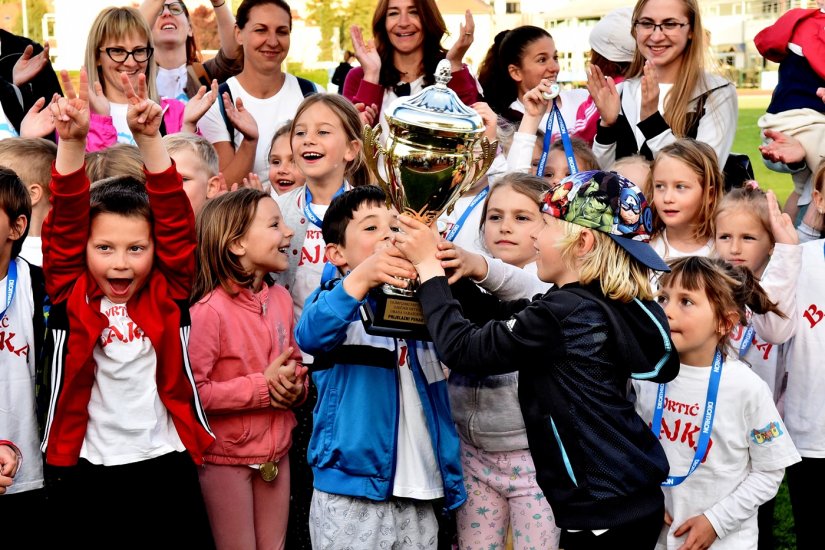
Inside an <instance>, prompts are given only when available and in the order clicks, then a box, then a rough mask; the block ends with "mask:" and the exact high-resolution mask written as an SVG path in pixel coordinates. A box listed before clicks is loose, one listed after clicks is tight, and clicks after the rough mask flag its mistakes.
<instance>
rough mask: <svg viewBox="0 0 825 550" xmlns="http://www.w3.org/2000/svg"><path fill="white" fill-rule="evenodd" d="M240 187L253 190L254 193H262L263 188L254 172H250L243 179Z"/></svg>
mask: <svg viewBox="0 0 825 550" xmlns="http://www.w3.org/2000/svg"><path fill="white" fill-rule="evenodd" d="M242 187H244V188H246V189H255V190H256V191H263V190H264V186H263V184H262V183H261V178H260V177H259V176H258V174H257V173H255V172H250V173H249V174H248V175H247V176H246V177H245V178H244V179H243V185H242Z"/></svg>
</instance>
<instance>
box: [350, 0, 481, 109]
mask: <svg viewBox="0 0 825 550" xmlns="http://www.w3.org/2000/svg"><path fill="white" fill-rule="evenodd" d="M474 30H475V24H474V23H473V16H472V14H471V13H470V10H467V11H466V13H465V16H464V24H463V25H460V28H459V36H458V40H456V42H455V44H453V46H452V47H451V48H450V49H449V51H448V50H446V49H444V48H443V47H442V46H441V39H442V38H443V37H444V34H445V33H446V32H447V26H446V24H445V23H444V19H443V18H442V17H441V12H440V11H438V6H436V4H435V0H379V2H378V5H377V6H376V7H375V13H374V14H373V17H372V36H373V38H372V40H369V41H365V40H364V37H363V34H362V30H361V28H360V27H358V26H357V25H353V26H352V27H351V28H350V36H351V38H352V45H353V49H354V50H355V57H356V58H357V59H358V62H359V63H360V64H361V66H360V67H355V68H354V69H352V70H351V71H350V72H349V73H348V74H347V78H346V80H345V81H344V88H343V91H342V95H343V96H344V97H346V98H347V99H349V100H350V101H352V102H353V103H355V104H356V107H358V108H359V110H364V109H365V108H371V109H374V110H375V114H376V115H380V113H381V111H382V108H383V107H384V106H387V105H389V104H390V103H392V101H393V100H395V99H396V98H398V97H402V96H405V95H414V94H416V93H418V92H419V91H421V90H422V89H423V88H425V87H426V86H430V85H432V84H435V78H434V74H435V68H436V65H438V62H439V61H441V60H442V59H448V60H449V61H450V64H451V65H452V75H453V77H452V79H451V80H450V82H449V83H448V84H447V86H449V87H450V88H451V89H452V90H453V91H455V92H456V94H458V97H459V98H461V101H463V102H464V103H466V104H467V105H472V104H473V103H475V102H476V101H478V85H477V83H476V81H475V79H474V78H473V75H472V74H471V73H470V70H469V68H468V67H467V65H465V64H464V63H463V59H464V55H465V54H466V53H467V50H468V49H469V48H470V46H471V45H472V43H473V32H474ZM379 118H380V119H381V120H382V121H383V117H380V116H379Z"/></svg>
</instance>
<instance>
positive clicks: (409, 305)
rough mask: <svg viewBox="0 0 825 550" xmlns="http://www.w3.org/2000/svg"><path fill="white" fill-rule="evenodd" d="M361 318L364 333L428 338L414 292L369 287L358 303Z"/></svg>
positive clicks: (389, 336) (428, 339)
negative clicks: (405, 293) (402, 293)
mask: <svg viewBox="0 0 825 550" xmlns="http://www.w3.org/2000/svg"><path fill="white" fill-rule="evenodd" d="M360 313H361V322H362V323H363V324H364V330H365V331H366V332H367V334H372V335H373V336H386V337H388V338H402V339H405V340H426V341H430V340H432V338H430V331H429V330H428V329H427V322H426V320H425V319H424V312H423V311H422V310H421V304H420V303H419V302H418V299H416V298H415V296H397V295H388V294H385V293H384V292H383V291H382V290H381V289H380V288H377V289H373V290H371V291H370V293H369V294H368V295H367V300H366V301H365V302H364V304H363V305H362V306H361V307H360Z"/></svg>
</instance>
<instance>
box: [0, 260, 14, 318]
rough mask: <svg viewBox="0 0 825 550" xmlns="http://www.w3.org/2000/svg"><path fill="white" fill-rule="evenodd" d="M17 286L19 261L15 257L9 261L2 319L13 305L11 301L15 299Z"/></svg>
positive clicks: (0, 314) (1, 313)
mask: <svg viewBox="0 0 825 550" xmlns="http://www.w3.org/2000/svg"><path fill="white" fill-rule="evenodd" d="M16 288H17V262H15V261H14V260H13V259H12V261H11V262H9V270H8V273H7V275H6V307H4V308H3V311H0V321H2V320H3V317H5V316H6V312H7V311H8V310H9V306H11V301H12V300H13V299H14V290H15V289H16Z"/></svg>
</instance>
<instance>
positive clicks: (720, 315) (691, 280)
mask: <svg viewBox="0 0 825 550" xmlns="http://www.w3.org/2000/svg"><path fill="white" fill-rule="evenodd" d="M669 265H670V273H664V274H662V276H661V278H660V279H659V285H660V287H662V288H664V287H667V286H670V285H672V284H674V283H678V284H679V285H680V286H681V287H682V288H684V289H686V290H689V291H692V292H696V291H702V292H704V293H705V294H706V295H707V297H708V302H710V304H711V307H712V308H713V316H714V318H715V319H716V322H717V323H719V325H720V326H719V329H720V330H719V333H720V339H719V344H720V347H721V346H722V345H724V344H725V343H726V341H727V339H728V334H730V331H731V330H732V329H733V328H734V326H733V324H732V323H730V315H731V313H736V315H737V316H738V318H737V320H738V321H739V322H740V323H741V324H743V325H746V324H747V323H748V320H747V313H746V308H749V309H750V310H751V311H753V312H754V313H757V314H764V313H775V314H776V315H779V316H780V317H782V318H784V319H787V315H785V314H784V313H783V312H782V311H780V310H779V309H778V308H777V307H776V304H775V303H774V302H771V300H770V298H769V297H768V294H767V293H766V292H765V290H764V289H763V288H762V287H761V286H760V285H759V280H758V279H757V278H756V277H755V276H754V274H753V273H752V272H751V270H750V269H748V268H747V267H744V266H733V265H731V264H729V263H727V262H725V261H724V260H721V259H719V258H704V257H702V256H686V257H684V258H678V259H676V260H673V261H672V262H670V263H669Z"/></svg>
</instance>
